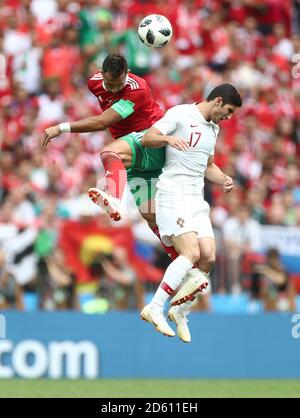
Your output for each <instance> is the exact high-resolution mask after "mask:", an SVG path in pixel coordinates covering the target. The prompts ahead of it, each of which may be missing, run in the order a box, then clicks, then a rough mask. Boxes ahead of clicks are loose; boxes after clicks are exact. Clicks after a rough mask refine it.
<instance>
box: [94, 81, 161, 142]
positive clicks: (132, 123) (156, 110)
mask: <svg viewBox="0 0 300 418" xmlns="http://www.w3.org/2000/svg"><path fill="white" fill-rule="evenodd" d="M88 87H89V89H90V91H91V92H92V93H93V94H94V95H95V96H96V97H97V99H98V101H99V104H100V107H101V109H102V110H103V111H104V110H106V109H108V108H110V107H111V106H112V105H113V104H116V103H117V102H119V101H120V100H122V101H128V103H130V105H131V106H132V109H133V113H131V114H130V115H129V116H127V117H126V116H125V118H124V119H123V120H121V121H120V122H118V123H114V124H113V125H111V126H110V128H109V130H110V132H111V134H112V136H113V138H120V137H121V136H124V135H127V134H129V133H131V132H139V131H143V130H144V129H148V128H150V127H151V126H152V125H153V124H154V123H155V122H156V121H157V120H159V119H161V118H162V116H163V115H164V112H163V110H162V109H161V108H160V107H159V105H158V104H157V103H156V102H155V101H154V100H153V98H152V96H151V91H150V88H149V86H148V84H147V83H146V81H145V80H143V79H142V78H140V77H137V76H136V75H134V74H132V73H128V77H127V82H126V84H125V86H124V87H123V88H122V90H120V91H119V92H118V93H116V94H112V93H110V92H108V91H107V90H106V89H105V87H104V86H103V77H102V74H101V73H97V74H95V75H94V76H93V77H91V78H90V79H89V81H88ZM115 110H116V109H115ZM120 114H121V113H120Z"/></svg>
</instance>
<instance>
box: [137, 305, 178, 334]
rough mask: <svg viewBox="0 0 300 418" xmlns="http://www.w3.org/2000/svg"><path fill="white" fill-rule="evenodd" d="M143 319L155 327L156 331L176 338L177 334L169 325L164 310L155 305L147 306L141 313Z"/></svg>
mask: <svg viewBox="0 0 300 418" xmlns="http://www.w3.org/2000/svg"><path fill="white" fill-rule="evenodd" d="M141 319H142V320H144V321H147V322H150V324H153V325H154V326H155V329H156V330H157V331H159V332H161V333H162V334H164V335H166V336H168V337H175V332H174V331H173V330H172V328H171V327H170V326H169V324H168V323H167V320H166V318H165V316H164V313H163V310H162V309H160V308H159V307H156V306H155V305H153V304H149V305H146V306H145V307H144V308H143V310H142V312H141Z"/></svg>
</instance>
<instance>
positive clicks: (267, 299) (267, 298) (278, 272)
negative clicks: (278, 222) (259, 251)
mask: <svg viewBox="0 0 300 418" xmlns="http://www.w3.org/2000/svg"><path fill="white" fill-rule="evenodd" d="M252 286H254V287H255V293H256V295H259V296H260V297H262V299H263V303H264V309H265V310H266V311H281V312H287V311H289V312H293V311H295V310H296V299H295V289H294V287H293V284H292V283H291V280H290V277H289V274H288V273H287V271H286V270H285V269H284V267H283V265H282V263H281V260H280V253H279V251H278V250H277V249H276V248H269V249H268V251H267V253H266V260H265V263H264V264H257V265H255V266H254V267H253V285H252Z"/></svg>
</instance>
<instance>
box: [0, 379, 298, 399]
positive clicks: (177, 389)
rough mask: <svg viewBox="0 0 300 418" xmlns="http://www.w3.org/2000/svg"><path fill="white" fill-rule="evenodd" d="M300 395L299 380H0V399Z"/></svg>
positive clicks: (276, 396)
mask: <svg viewBox="0 0 300 418" xmlns="http://www.w3.org/2000/svg"><path fill="white" fill-rule="evenodd" d="M9 397H18V398H25V397H26V398H27V397H31V398H39V397H41V398H46V397H52V398H64V397H66V398H84V397H90V398H151V397H153V398H164V397H165V398H210V397H216V398H239V397H242V398H245V397H248V398H249V397H250V398H256V397H269V398H272V397H274V398H278V397H297V398H298V397H300V380H290V379H289V380H288V379H287V380H284V379H283V380H215V379H210V380H198V379H189V380H186V379H182V380H180V379H98V380H80V379H79V380H46V379H45V380H41V379H40V380H22V379H11V380H0V398H9Z"/></svg>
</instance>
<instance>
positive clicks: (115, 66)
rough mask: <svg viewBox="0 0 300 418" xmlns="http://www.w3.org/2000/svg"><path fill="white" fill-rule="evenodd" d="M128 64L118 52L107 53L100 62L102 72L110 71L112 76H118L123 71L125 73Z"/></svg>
mask: <svg viewBox="0 0 300 418" xmlns="http://www.w3.org/2000/svg"><path fill="white" fill-rule="evenodd" d="M127 71H128V64H127V61H126V59H125V58H124V57H123V56H122V55H120V54H109V55H107V57H106V58H105V60H104V61H103V64H102V72H103V73H108V72H109V73H112V75H113V77H119V75H121V74H123V73H127Z"/></svg>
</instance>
